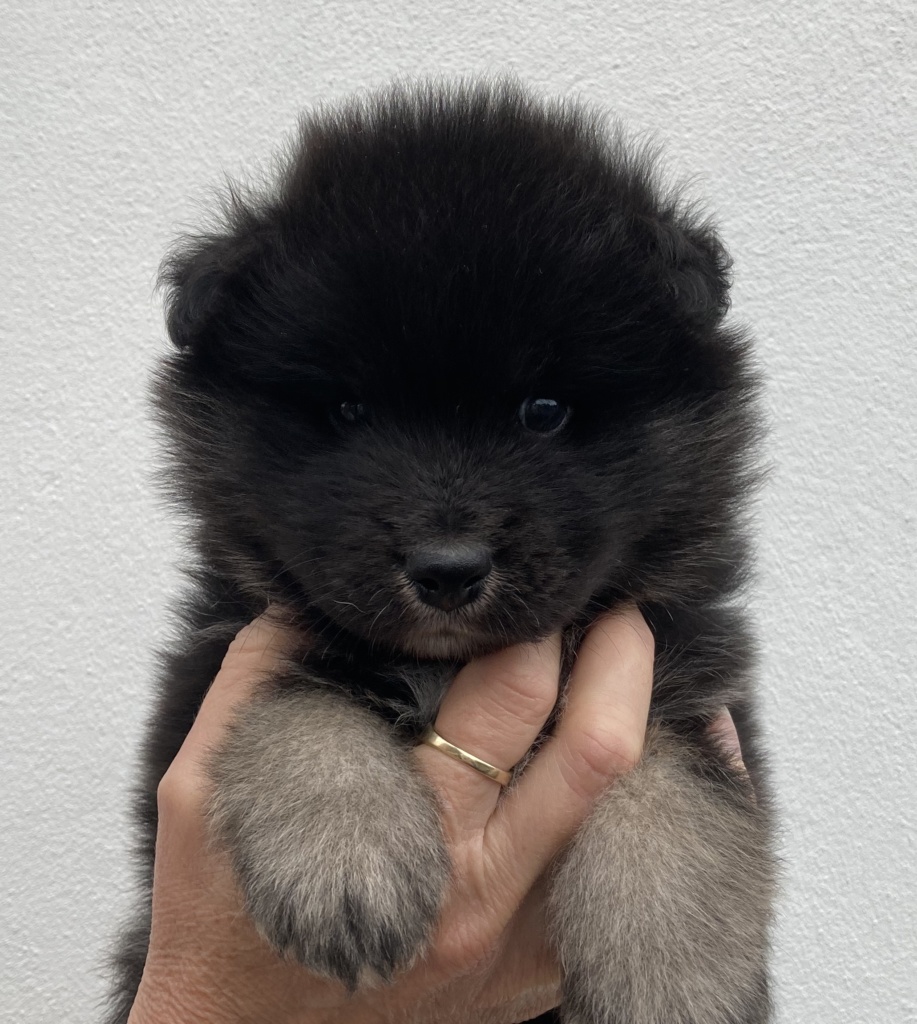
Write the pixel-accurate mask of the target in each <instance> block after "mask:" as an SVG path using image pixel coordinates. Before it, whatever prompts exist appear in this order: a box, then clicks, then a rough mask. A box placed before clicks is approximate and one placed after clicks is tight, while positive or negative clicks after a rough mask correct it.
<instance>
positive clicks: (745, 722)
mask: <svg viewBox="0 0 917 1024" xmlns="http://www.w3.org/2000/svg"><path fill="white" fill-rule="evenodd" d="M728 267H729V261H728V259H727V256H726V253H725V251H724V249H723V246H722V245H721V243H720V241H719V239H718V237H717V235H716V233H715V231H714V229H713V228H712V227H711V225H710V224H709V223H708V222H707V221H706V220H704V219H702V218H701V217H699V216H698V215H697V214H696V212H695V211H694V210H693V208H692V207H691V206H689V205H686V204H685V203H683V202H682V201H681V200H680V199H679V196H678V195H677V194H669V193H667V192H666V190H665V189H664V188H662V187H661V185H660V183H659V180H658V177H657V175H656V174H655V172H654V169H653V166H652V160H651V158H650V156H649V154H648V153H647V152H646V151H645V150H642V149H639V148H635V147H633V146H632V145H629V144H628V143H627V141H626V139H625V138H624V137H623V136H622V134H621V133H620V132H619V131H617V130H615V129H613V128H612V129H609V128H608V127H607V125H606V123H605V122H604V120H603V119H602V118H601V117H600V116H598V115H596V114H595V113H593V112H591V111H589V110H587V109H585V108H583V107H581V106H574V105H569V104H556V105H551V104H544V103H542V102H540V101H538V100H536V99H533V98H532V97H531V96H530V95H528V94H527V93H526V92H525V91H524V90H522V89H520V88H519V87H518V86H516V85H514V84H506V83H497V84H494V83H487V84H478V85H472V86H448V87H447V86H440V85H429V86H424V87H418V88H410V89H405V88H400V87H399V88H394V89H391V90H389V91H387V92H385V93H384V94H380V95H375V96H372V97H370V98H365V99H361V100H357V101H353V102H350V103H348V104H347V105H345V106H342V107H340V108H337V109H334V110H330V111H322V112H320V113H318V114H315V115H313V116H308V117H306V118H305V119H304V121H303V122H302V126H301V130H300V133H299V137H298V139H297V140H296V142H295V145H294V146H293V147H292V150H291V152H290V153H289V154H288V157H287V159H286V160H285V162H284V165H283V168H282V170H281V172H280V174H279V177H278V179H277V181H276V182H275V183H274V184H273V185H272V186H271V187H270V188H267V189H264V190H262V191H257V192H256V191H246V190H242V189H234V190H232V191H231V192H230V194H229V196H228V198H227V199H226V203H225V209H224V217H223V219H222V221H221V223H220V225H219V226H218V227H217V228H216V230H214V231H213V232H212V233H209V234H203V235H197V236H193V237H189V238H186V239H184V240H183V241H182V242H181V243H180V245H179V246H178V247H177V248H176V249H175V250H174V251H173V253H172V254H171V255H170V256H169V258H168V260H167V261H166V264H165V269H164V280H165V283H166V285H167V287H168V327H169V333H170V335H171V338H172V340H173V342H174V343H175V346H176V351H175V353H174V354H173V355H172V356H170V357H169V358H168V359H167V360H165V362H164V363H163V365H162V367H161V370H160V372H159V375H158V379H157V381H156V387H155V394H156V402H157V405H158V409H159V411H160V414H161V418H162V421H163V423H164V424H165V428H166V431H167V434H168V437H169V440H170V444H171V456H172V459H171V476H170V486H171V490H172V493H173V494H174V495H175V497H176V498H177V499H178V500H179V501H180V503H181V505H182V507H183V508H184V509H185V510H186V511H187V512H189V513H190V515H191V517H192V519H193V524H194V525H193V529H194V540H195V544H196V547H197V551H198V555H199V561H198V564H197V566H196V568H195V570H194V586H193V589H192V592H191V594H190V596H189V598H188V601H187V604H186V605H185V607H184V608H183V610H182V616H183V622H184V629H185V640H184V643H183V646H181V647H180V649H178V650H177V651H176V652H175V653H173V654H172V655H171V656H170V657H169V658H168V661H167V665H166V669H165V672H164V675H163V679H162V696H161V698H160V702H159V709H158V711H157V713H156V715H155V717H154V720H153V723H152V728H151V731H150V735H149V740H148V743H147V747H146V755H145V777H144V780H143V784H142V787H141V794H140V798H139V809H138V813H139V819H140V822H141V825H142V829H143V835H144V837H145V839H144V843H143V850H142V859H143V863H144V865H145V870H147V871H148V869H149V867H150V865H151V862H152V848H153V840H154V837H155V830H156V812H155V792H156V786H157V783H158V781H159V779H160V777H161V775H162V773H163V771H164V770H165V768H166V767H167V765H168V764H169V763H170V761H171V759H172V758H173V756H174V755H175V753H176V751H177V749H178V747H179V746H180V744H181V743H182V740H183V739H184V736H185V734H186V733H187V731H188V728H189V727H190V725H191V722H192V720H193V718H194V715H195V713H196V709H197V708H198V706H199V704H200V701H201V698H202V696H203V694H204V692H205V689H206V687H207V686H208V684H209V682H210V680H211V679H212V677H213V675H214V674H215V672H216V670H217V668H218V666H219V663H220V660H221V658H222V655H223V653H224V651H225V647H226V644H227V642H228V639H229V638H230V637H231V636H232V634H233V632H234V631H235V630H236V629H238V628H239V627H240V626H241V624H243V623H245V622H247V621H249V620H251V619H252V618H253V617H254V616H255V615H256V614H258V613H259V612H260V611H262V610H263V609H264V607H265V606H266V605H267V604H268V603H269V602H280V603H282V604H283V605H284V606H285V607H286V608H287V609H290V610H291V611H292V613H293V614H294V615H295V616H296V617H297V618H298V619H299V620H301V621H302V622H304V623H308V624H310V625H311V627H312V629H313V632H314V634H315V635H317V637H318V639H317V641H316V642H315V643H314V644H313V646H312V648H311V650H310V651H308V652H305V653H304V654H303V655H302V658H301V659H300V662H301V665H302V671H301V672H300V673H299V675H297V676H296V678H295V679H293V680H292V682H291V681H290V680H287V681H286V682H287V690H289V689H290V688H293V689H294V690H295V689H299V690H302V691H307V690H308V689H309V688H310V687H315V688H329V687H330V688H332V689H334V690H335V692H338V693H339V692H340V691H341V690H343V691H344V692H346V693H347V694H348V695H349V699H351V700H352V701H353V702H355V703H357V704H361V705H363V706H364V707H369V708H371V709H372V710H373V712H375V713H378V714H380V715H382V716H383V717H384V718H385V719H387V720H388V721H389V722H390V723H391V725H392V728H393V729H394V734H395V736H396V737H399V738H400V741H403V742H404V743H405V744H409V743H410V742H412V740H413V738H414V737H416V735H417V731H418V730H419V729H421V728H422V727H423V726H424V725H425V724H426V723H427V722H429V721H430V720H431V719H432V717H433V716H434V715H435V710H436V705H437V703H438V701H439V699H440V697H441V694H442V692H443V688H444V686H445V685H446V684H447V683H448V681H449V679H451V677H452V676H453V675H454V673H455V671H456V669H457V667H458V665H460V664H461V663H462V662H463V661H465V660H467V659H469V658H471V657H473V656H475V655H478V654H481V653H482V652H485V651H488V650H493V649H495V648H501V647H505V646H507V645H509V644H513V643H516V642H519V641H525V640H532V639H534V638H536V637H543V636H545V635H547V634H549V633H551V632H552V631H555V630H559V629H566V630H567V631H568V634H569V635H573V636H575V635H576V632H577V630H579V629H581V628H582V627H584V626H585V625H587V624H588V623H589V621H590V620H591V619H593V618H594V617H595V616H596V614H597V613H598V612H599V611H600V610H602V609H606V608H609V607H612V606H614V605H616V604H618V603H619V602H622V601H624V600H627V599H633V600H636V601H638V602H639V604H640V606H641V608H642V609H643V611H644V613H645V615H646V617H647V619H648V621H649V622H650V624H651V626H652V628H653V631H654V633H655V635H656V640H657V649H658V651H659V657H658V667H657V678H656V688H655V698H654V703H653V711H652V714H653V719H654V721H655V722H656V723H657V724H658V725H659V726H660V727H662V728H665V729H667V730H668V731H669V733H670V734H671V735H674V736H676V737H678V742H679V743H682V744H684V746H685V749H688V750H690V754H691V759H690V763H691V766H692V767H691V771H693V772H694V773H695V775H696V776H697V777H698V778H700V779H702V781H703V784H704V785H705V786H707V787H708V789H709V791H710V792H711V793H713V794H714V795H715V794H717V793H719V794H720V796H716V795H715V796H714V799H717V800H719V799H722V800H723V801H726V802H728V801H736V800H739V802H740V803H742V802H743V801H744V803H743V809H742V813H743V814H746V815H750V816H754V815H758V816H759V817H760V816H761V815H763V814H764V800H763V798H762V796H761V794H760V782H761V780H760V778H756V782H757V783H758V784H759V798H758V802H757V805H755V804H754V801H753V800H752V799H751V798H750V797H749V796H748V794H747V793H746V792H744V791H743V790H742V787H741V782H740V781H739V780H737V779H736V777H735V775H734V773H733V772H732V771H731V769H730V768H729V766H728V764H726V763H725V762H724V761H723V759H722V758H721V756H720V755H719V754H718V753H717V752H716V751H715V750H714V749H712V747H711V746H710V745H709V744H708V743H707V741H706V740H705V739H704V728H705V726H706V723H707V722H709V720H710V719H711V718H712V717H713V716H714V715H715V714H716V713H717V711H718V710H719V709H720V707H721V706H723V705H724V704H726V705H729V706H730V707H731V708H732V710H733V712H734V714H735V716H736V718H737V720H738V721H739V722H740V725H741V726H742V732H743V743H744V747H745V753H746V755H747V758H748V761H749V763H750V764H751V765H752V766H753V767H754V766H756V765H757V763H758V756H757V755H758V752H757V744H756V740H755V737H754V733H753V730H752V729H751V723H750V718H749V716H750V713H751V710H750V703H749V702H750V696H749V686H748V669H749V660H750V648H751V643H750V639H749V635H748V632H747V629H746V626H745V623H744V619H743V616H742V614H741V612H740V611H737V610H736V609H735V608H734V607H733V606H732V605H731V604H730V603H729V602H730V599H731V598H732V597H733V596H734V595H735V593H736V591H737V588H739V587H740V585H741V584H742V583H743V581H744V580H745V578H746V569H747V553H746V545H745V538H744V531H743V522H742V513H743V506H744V503H745V500H746V496H747V493H748V490H749V488H750V486H751V485H752V483H753V482H754V444H755V440H756V436H757V421H756V416H755V407H754V398H755V393H756V387H757V383H756V377H755V374H754V373H753V371H752V368H751V365H750V360H749V351H748V344H747V342H746V340H745V338H744V337H743V336H742V334H741V333H739V332H737V331H736V330H735V329H734V328H732V327H730V326H728V325H727V323H726V322H725V320H724V315H725V313H726V311H727V305H728V300H727V292H728V286H729V280H728ZM530 398H546V399H554V400H556V401H558V402H560V403H563V404H564V405H565V406H569V410H570V415H569V419H568V421H567V422H566V423H565V424H564V425H563V426H562V427H561V428H560V429H559V430H557V431H556V432H553V433H550V432H548V433H545V432H537V431H533V430H531V429H527V428H526V426H525V425H524V424H523V422H522V421H521V417H520V408H521V406H522V404H523V403H524V402H525V400H526V399H530ZM358 403H359V406H358ZM342 407H343V413H344V414H343V415H342ZM348 417H349V418H348ZM446 543H474V544H476V545H484V546H486V548H487V549H488V550H489V552H490V553H491V555H492V560H493V571H492V572H491V574H490V576H488V577H487V579H486V580H485V581H484V583H483V584H482V585H481V592H480V593H479V595H478V596H477V599H476V600H474V601H472V602H471V603H469V604H466V605H465V606H463V607H461V608H457V609H454V610H452V611H443V610H440V609H438V608H434V607H430V606H429V605H426V604H423V603H422V602H421V601H419V600H418V598H417V593H416V591H415V589H414V588H413V587H412V584H411V582H410V581H409V580H408V578H407V577H406V575H405V564H406V561H407V560H408V559H409V558H410V557H411V555H412V553H413V552H416V551H417V550H418V549H420V548H423V547H429V546H434V547H435V546H437V545H443V544H446ZM361 713H362V712H361ZM737 793H739V796H737V795H736V794H737ZM743 793H744V795H743ZM387 813H391V811H390V810H389V811H388V812H387ZM766 831H767V830H766V827H763V831H762V832H761V833H760V834H761V836H762V837H763V838H762V842H761V851H760V855H761V858H762V859H763V862H764V863H767V862H768V857H769V854H768V852H767V842H766ZM227 841H228V842H231V840H227ZM648 855H649V856H652V851H649V852H648ZM253 870H254V872H255V873H257V870H258V866H257V865H255V867H254V869H253ZM144 885H145V887H146V890H147V892H148V889H149V876H148V874H147V875H145V881H144ZM764 913H765V916H766V911H764ZM141 918H142V919H140V920H138V924H137V927H136V929H135V932H134V934H133V936H132V937H131V938H129V939H128V940H126V941H125V944H124V946H123V947H122V955H121V958H120V959H121V967H120V983H119V988H118V993H117V996H116V1000H115V1003H116V1005H115V1007H114V1009H113V1012H112V1016H111V1018H110V1019H111V1020H112V1021H123V1020H125V1019H126V1016H127V1010H128V1008H129V1006H130V1003H131V1000H132V998H133V993H134V991H135V989H136V985H137V983H138V981H139V976H140V972H141V970H142V965H143V958H144V951H145V944H146V928H147V920H146V914H144V915H141ZM353 927H354V928H356V929H359V924H354V926H353ZM763 927H764V928H765V929H766V922H764V924H763ZM266 930H267V932H268V934H269V935H270V936H271V937H272V939H273V940H274V941H275V942H277V944H278V945H280V946H283V945H284V942H283V941H281V940H278V938H277V935H276V933H271V932H270V929H269V928H267V929H266ZM358 938H359V937H357V938H354V942H355V943H356V946H359V944H360V943H359V941H357V940H358ZM360 941H362V940H360ZM287 948H290V947H289V944H287ZM294 948H298V947H295V946H294ZM355 948H356V947H355ZM365 948H366V947H365V944H364V950H365ZM415 951H416V950H412V949H407V948H405V949H401V950H399V949H397V948H396V949H395V950H394V952H392V953H391V956H390V959H389V962H388V963H379V962H376V961H373V960H372V958H371V957H368V954H367V957H364V958H363V961H362V962H361V960H360V956H359V955H357V954H346V955H345V954H343V953H340V951H339V952H338V955H337V959H335V957H334V956H329V957H328V958H326V959H325V960H322V958H321V956H319V955H317V954H316V955H312V956H311V958H310V954H308V953H304V954H303V959H304V960H305V961H306V962H308V963H310V964H311V965H312V966H318V967H320V968H323V969H326V970H327V971H329V973H332V974H336V975H337V976H339V977H342V978H343V979H344V980H346V981H348V982H349V983H357V981H358V978H359V972H360V969H361V968H362V967H366V966H369V967H371V968H374V969H376V970H377V971H378V972H379V973H382V974H385V973H388V971H389V970H391V969H392V968H394V967H396V966H398V964H399V963H401V962H404V960H405V959H407V958H409V956H410V955H411V954H412V953H413V952H415ZM567 966H568V967H569V969H570V973H571V977H574V978H575V977H577V972H576V970H575V968H576V965H575V964H572V965H567ZM761 972H762V973H761V974H760V978H759V980H758V982H756V987H755V988H754V992H755V993H756V995H755V994H753V996H747V995H743V996H742V998H741V999H740V998H739V997H738V996H737V997H736V1001H735V1005H737V1006H738V1005H739V1004H740V1003H741V1004H742V1005H743V1006H745V1009H744V1010H742V1011H741V1013H740V1011H738V1010H736V1011H730V1012H733V1013H734V1015H733V1016H726V1015H725V1011H724V1014H722V1015H720V1016H716V1017H713V1016H710V1017H709V1018H707V1017H704V1018H700V1017H697V1018H696V1017H694V1016H690V1015H689V1009H688V1008H687V1007H686V1008H684V1016H683V1017H679V1018H678V1019H679V1020H683V1021H685V1022H687V1021H689V1020H690V1021H696V1024H712V1022H713V1021H714V1020H716V1021H721V1020H722V1021H727V1020H731V1021H735V1022H748V1024H750V1022H761V1021H764V1020H765V1019H767V995H766V984H765V978H764V974H763V964H762V965H761ZM577 984H579V982H577ZM628 998H629V997H628ZM570 999H571V1003H570V1005H571V1007H572V1009H571V1010H570V1013H571V1016H570V1017H569V1019H571V1020H573V1019H575V1020H577V1021H580V1020H587V1019H595V1020H602V1021H606V1020H608V1021H611V1020H620V1021H622V1022H624V1021H626V1020H630V1019H634V1020H636V1019H637V1017H638V1016H639V1015H634V1016H633V1018H631V1017H628V1016H626V1012H627V1011H626V1009H625V1001H626V1000H625V999H624V996H623V995H622V997H621V999H622V1002H621V1003H620V1006H621V1010H620V1013H621V1014H622V1015H621V1016H620V1017H618V1016H606V1017H602V1016H600V1013H599V1011H592V1016H590V1015H589V1013H588V1012H587V1011H585V1010H582V1009H578V1007H580V1006H581V1005H586V1004H585V1002H584V1001H583V999H580V997H579V995H578V993H576V992H574V993H573V994H572V995H571V996H570ZM742 999H745V1000H746V1002H745V1003H742ZM627 1005H628V1006H630V1003H627ZM672 1024H676V1022H675V1019H674V1018H672Z"/></svg>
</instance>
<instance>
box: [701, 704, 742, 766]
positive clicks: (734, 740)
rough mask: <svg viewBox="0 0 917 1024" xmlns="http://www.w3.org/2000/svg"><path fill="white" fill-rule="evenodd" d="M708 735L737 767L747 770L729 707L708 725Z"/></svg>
mask: <svg viewBox="0 0 917 1024" xmlns="http://www.w3.org/2000/svg"><path fill="white" fill-rule="evenodd" d="M707 735H708V736H709V737H710V739H711V740H713V742H714V744H715V746H716V747H717V748H718V749H719V750H721V751H722V752H723V754H725V755H726V758H727V759H728V760H729V761H731V762H732V763H733V764H734V765H735V766H736V767H737V768H741V769H742V770H743V771H744V770H745V762H744V761H743V760H742V746H741V744H740V743H739V734H738V732H737V730H736V724H735V722H734V721H733V720H732V715H731V714H730V713H729V709H728V708H723V710H722V711H721V712H720V713H719V714H718V715H717V716H716V718H714V719H713V721H712V722H711V723H710V725H709V726H707Z"/></svg>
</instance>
